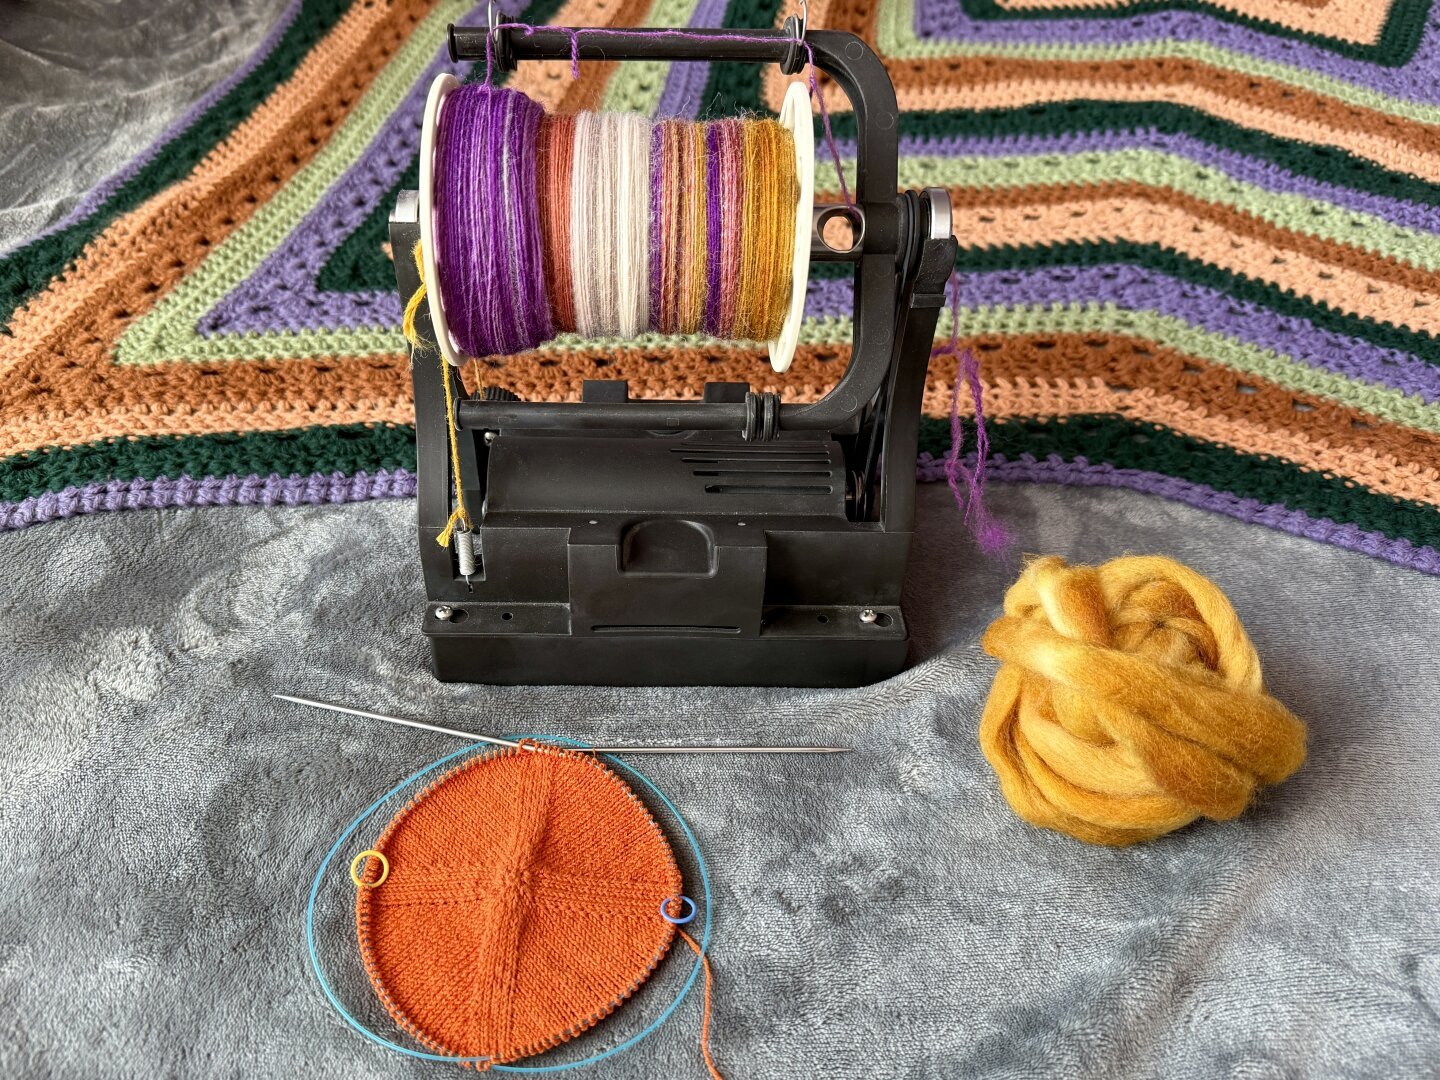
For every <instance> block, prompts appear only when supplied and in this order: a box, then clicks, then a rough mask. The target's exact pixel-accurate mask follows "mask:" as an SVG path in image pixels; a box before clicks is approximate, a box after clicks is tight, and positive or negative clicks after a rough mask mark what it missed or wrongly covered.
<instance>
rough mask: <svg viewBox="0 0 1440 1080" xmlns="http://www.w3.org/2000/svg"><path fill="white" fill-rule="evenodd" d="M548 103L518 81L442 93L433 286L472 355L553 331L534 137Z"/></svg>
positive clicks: (458, 339)
mask: <svg viewBox="0 0 1440 1080" xmlns="http://www.w3.org/2000/svg"><path fill="white" fill-rule="evenodd" d="M543 113H544V109H543V108H542V107H541V106H540V105H539V104H538V103H537V102H534V101H531V100H530V99H529V98H528V97H526V96H525V95H524V94H522V93H520V92H519V91H518V90H507V89H504V88H501V87H492V86H486V85H484V84H472V85H470V86H462V87H460V88H459V89H457V90H455V91H453V92H452V93H451V94H450V95H449V96H448V97H447V98H446V99H445V108H444V110H443V111H442V113H441V117H440V122H439V131H438V132H437V133H436V135H437V139H436V142H437V150H436V156H435V170H436V181H435V207H436V228H435V244H436V260H437V263H438V269H437V273H438V276H439V278H440V280H439V281H438V282H436V283H435V287H436V288H437V290H438V291H439V293H440V299H441V302H442V303H443V304H444V310H445V318H446V321H447V322H448V323H449V325H450V333H451V336H452V337H453V338H454V339H455V343H456V344H457V345H458V346H459V347H460V350H461V351H462V352H464V353H466V354H467V355H469V356H503V355H505V354H507V353H514V352H521V351H523V350H525V349H533V348H534V347H535V346H536V345H539V344H540V343H541V342H543V341H548V340H549V339H550V338H552V337H554V336H555V328H554V325H553V324H552V322H551V320H550V300H549V295H548V292H547V289H546V284H545V263H544V258H543V249H542V247H541V239H540V207H539V200H538V197H537V195H536V190H535V171H536V166H535V159H536V144H537V140H538V133H539V128H540V117H541V116H542V115H543Z"/></svg>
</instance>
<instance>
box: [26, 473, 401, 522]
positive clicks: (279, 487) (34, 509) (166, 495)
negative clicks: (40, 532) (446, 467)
mask: <svg viewBox="0 0 1440 1080" xmlns="http://www.w3.org/2000/svg"><path fill="white" fill-rule="evenodd" d="M414 494H415V475H414V474H413V473H410V472H408V471H406V470H405V469H396V470H395V471H394V472H390V471H387V470H385V469H380V470H377V471H376V472H374V473H364V472H359V473H356V474H354V475H353V476H346V475H345V474H344V473H339V472H335V473H313V474H311V475H310V476H277V475H271V476H205V477H201V478H199V479H196V478H195V477H191V476H180V477H177V478H176V479H174V480H171V479H169V478H167V477H163V476H162V477H158V478H156V479H154V480H111V481H108V482H105V483H95V484H86V485H84V486H83V487H67V488H65V489H63V490H61V491H50V492H46V493H45V494H44V495H37V496H34V497H32V498H29V499H22V500H20V501H19V502H8V503H0V532H14V531H15V530H17V529H23V528H26V527H27V526H30V525H40V524H42V523H44V522H47V521H59V520H61V519H63V518H72V517H82V516H84V515H87V514H100V513H104V512H105V511H107V510H158V509H168V508H177V507H186V506H319V505H322V504H325V503H350V502H364V501H366V500H368V499H396V498H409V497H410V496H413V495H414Z"/></svg>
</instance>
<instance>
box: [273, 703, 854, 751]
mask: <svg viewBox="0 0 1440 1080" xmlns="http://www.w3.org/2000/svg"><path fill="white" fill-rule="evenodd" d="M270 696H271V697H274V698H278V699H279V700H281V701H289V702H292V703H294V704H296V705H308V706H310V708H312V709H328V710H329V711H330V712H337V713H344V714H345V715H347V716H363V717H365V719H367V720H382V721H384V722H385V723H387V724H400V725H401V726H403V727H412V728H419V729H420V730H422V731H434V732H438V733H439V734H441V735H453V736H454V737H455V738H457V739H471V740H473V741H475V742H483V743H490V744H491V745H493V746H509V747H511V748H513V749H517V750H518V749H521V748H522V747H521V744H520V743H519V742H518V741H516V740H515V739H501V738H498V737H496V736H494V735H479V734H477V733H475V732H473V731H459V730H457V729H456V728H447V727H441V726H440V725H439V724H426V723H422V722H421V721H419V720H406V719H404V718H402V717H399V716H386V715H385V714H384V713H376V712H367V711H366V710H364V709H351V708H348V707H346V706H344V705H332V704H331V703H330V702H328V701H315V700H313V699H311V698H303V697H293V696H291V695H290V694H271V695H270ZM534 741H541V742H543V741H544V740H534ZM575 749H577V750H588V751H590V752H592V753H596V754H848V753H849V752H850V747H848V746H577V747H575Z"/></svg>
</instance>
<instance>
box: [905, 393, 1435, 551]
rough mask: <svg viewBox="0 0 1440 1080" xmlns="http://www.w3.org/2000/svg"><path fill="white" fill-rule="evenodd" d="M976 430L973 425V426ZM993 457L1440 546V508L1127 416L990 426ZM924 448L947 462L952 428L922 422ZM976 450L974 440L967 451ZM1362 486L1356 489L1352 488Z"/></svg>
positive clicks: (936, 422)
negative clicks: (1093, 468) (1065, 466)
mask: <svg viewBox="0 0 1440 1080" xmlns="http://www.w3.org/2000/svg"><path fill="white" fill-rule="evenodd" d="M967 426H968V425H967ZM986 430H987V432H988V433H989V436H990V450H991V452H992V453H998V454H1004V455H1005V456H1006V457H1008V458H1018V457H1020V456H1021V455H1022V454H1030V455H1031V456H1033V457H1036V458H1040V459H1042V460H1043V459H1044V458H1046V457H1048V456H1050V455H1052V454H1054V455H1058V456H1059V457H1061V458H1063V459H1065V460H1066V461H1070V460H1073V459H1074V458H1077V457H1083V458H1085V459H1086V460H1087V461H1089V462H1091V463H1092V464H1100V463H1106V464H1109V465H1113V466H1114V467H1116V468H1119V469H1144V470H1147V471H1150V472H1158V473H1163V474H1165V475H1166V476H1174V477H1178V478H1180V479H1182V480H1188V481H1190V482H1192V483H1196V484H1205V485H1208V486H1209V487H1212V488H1215V489H1217V490H1219V491H1227V492H1230V493H1231V494H1233V495H1238V496H1239V497H1240V498H1244V499H1255V500H1256V501H1258V502H1261V503H1266V504H1278V505H1281V506H1285V507H1288V508H1289V509H1291V510H1303V511H1304V512H1305V513H1307V514H1309V515H1310V516H1311V517H1317V518H1328V519H1329V520H1331V521H1335V522H1340V523H1353V524H1355V525H1358V526H1359V527H1360V528H1362V529H1370V530H1374V531H1376V532H1380V533H1384V534H1385V535H1386V536H1390V537H1401V538H1403V539H1406V540H1409V541H1410V542H1411V543H1414V544H1422V545H1429V546H1431V547H1440V510H1437V509H1436V508H1435V507H1433V506H1426V505H1424V504H1422V503H1415V502H1408V501H1404V500H1400V499H1395V498H1392V497H1390V496H1388V495H1382V494H1380V493H1378V492H1374V491H1371V490H1370V489H1369V488H1366V487H1362V486H1361V485H1359V484H1355V482H1354V481H1352V480H1346V479H1343V478H1339V477H1327V476H1322V475H1320V474H1319V473H1314V472H1305V471H1302V470H1301V469H1300V468H1298V467H1297V466H1296V465H1294V464H1293V463H1291V462H1289V461H1285V460H1283V459H1280V458H1274V457H1259V456H1257V455H1254V454H1245V453H1241V452H1239V451H1237V450H1234V449H1232V448H1230V447H1228V446H1222V445H1220V444H1218V443H1211V442H1205V441H1203V440H1200V439H1194V438H1191V437H1190V436H1188V435H1181V434H1179V433H1177V432H1175V431H1171V430H1170V429H1168V428H1165V427H1162V426H1160V425H1158V424H1149V423H1143V422H1140V421H1136V420H1130V419H1128V418H1126V417H1122V416H1114V415H1098V414H1097V415H1091V414H1082V415H1075V416H1068V417H1065V418H1063V419H1059V418H1054V417H1035V418H1008V419H1005V420H1000V421H992V422H990V423H989V424H987V425H986ZM920 449H921V450H923V451H928V452H929V453H930V454H933V455H934V456H936V457H941V456H943V455H944V454H946V453H948V452H949V449H950V423H949V421H948V420H936V419H932V418H930V417H922V418H921V422H920ZM974 449H975V444H974V436H973V435H967V437H966V444H965V450H966V452H973V451H974ZM1351 485H1354V486H1351Z"/></svg>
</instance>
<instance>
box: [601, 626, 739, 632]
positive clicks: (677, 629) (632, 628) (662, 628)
mask: <svg viewBox="0 0 1440 1080" xmlns="http://www.w3.org/2000/svg"><path fill="white" fill-rule="evenodd" d="M590 632H591V633H592V634H738V633H740V628H739V627H738V626H629V625H624V626H612V625H604V626H592V627H590Z"/></svg>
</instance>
